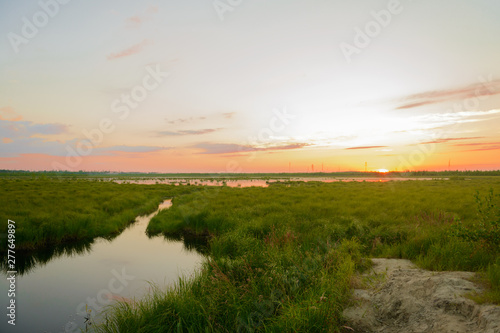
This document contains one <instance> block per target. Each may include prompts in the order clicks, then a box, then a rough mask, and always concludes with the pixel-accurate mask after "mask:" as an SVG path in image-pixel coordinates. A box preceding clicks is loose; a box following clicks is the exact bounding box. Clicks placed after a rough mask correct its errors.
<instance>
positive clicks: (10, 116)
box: [0, 106, 23, 121]
mask: <svg viewBox="0 0 500 333" xmlns="http://www.w3.org/2000/svg"><path fill="white" fill-rule="evenodd" d="M22 119H23V117H22V116H20V115H18V114H16V113H15V112H14V108H13V107H11V106H4V107H1V108H0V120H9V121H20V120H22Z"/></svg>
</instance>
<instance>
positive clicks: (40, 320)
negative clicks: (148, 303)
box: [0, 200, 203, 333]
mask: <svg viewBox="0 0 500 333" xmlns="http://www.w3.org/2000/svg"><path fill="white" fill-rule="evenodd" d="M170 205H171V203H170V200H168V201H165V202H164V203H163V204H162V205H160V209H162V208H168V207H169V206H170ZM156 213H157V212H155V213H153V214H150V215H148V216H142V217H138V218H137V219H136V222H135V223H134V224H132V225H131V226H130V227H129V228H127V229H126V230H125V231H123V232H122V233H121V234H120V235H119V236H118V237H116V238H114V239H113V240H105V239H102V238H99V239H97V240H95V241H94V242H92V243H79V244H73V245H72V246H71V247H66V248H57V249H52V250H50V251H44V252H38V253H34V254H33V255H32V256H30V257H28V258H22V259H23V260H21V258H19V260H18V258H16V264H18V263H19V264H18V267H17V269H18V272H19V274H18V275H17V280H16V298H15V300H16V325H15V327H14V326H12V325H9V324H8V323H7V320H8V317H7V316H6V314H7V309H6V307H7V306H8V297H7V290H8V281H7V279H6V274H5V273H4V274H2V279H1V281H0V295H1V297H0V300H1V301H0V306H1V308H2V309H3V310H2V311H1V316H0V318H1V320H0V332H54V333H55V332H80V331H79V329H78V328H85V324H84V323H85V318H84V316H85V315H86V312H85V305H86V304H87V306H88V309H92V312H91V316H92V317H93V318H94V317H95V315H96V313H98V312H99V310H102V308H104V306H105V305H107V304H110V303H112V302H113V301H114V300H129V299H133V298H141V296H144V295H145V294H146V293H147V292H148V291H149V286H150V284H149V282H151V283H154V284H156V285H158V286H165V285H169V284H172V283H174V282H176V281H177V280H178V277H179V276H181V275H190V274H192V273H193V272H194V271H195V270H196V269H197V268H198V267H199V265H200V263H201V261H202V259H203V257H202V256H201V255H200V254H199V253H197V252H196V251H194V250H187V248H186V246H184V244H183V243H182V242H179V241H177V242H172V241H167V240H165V239H164V238H163V237H155V238H148V236H146V227H147V225H148V223H149V221H150V220H151V218H152V217H153V216H154V215H155V214H156Z"/></svg>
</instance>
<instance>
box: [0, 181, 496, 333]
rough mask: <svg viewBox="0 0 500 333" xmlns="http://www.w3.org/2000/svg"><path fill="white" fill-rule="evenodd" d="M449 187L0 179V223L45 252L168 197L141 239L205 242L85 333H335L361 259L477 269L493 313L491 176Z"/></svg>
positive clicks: (118, 223) (109, 227)
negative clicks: (184, 273) (195, 254)
mask: <svg viewBox="0 0 500 333" xmlns="http://www.w3.org/2000/svg"><path fill="white" fill-rule="evenodd" d="M449 177H450V180H425V181H420V180H411V181H394V182H386V183H378V182H375V183H373V182H337V183H321V182H314V181H312V182H289V181H286V182H282V183H277V184H272V185H271V186H269V187H268V188H256V187H253V188H230V187H227V186H223V187H210V186H172V185H134V184H116V183H113V182H110V181H102V180H101V181H95V180H90V179H88V178H83V179H82V178H78V177H77V178H73V176H71V177H57V178H51V177H47V176H46V175H42V176H40V175H39V174H37V175H35V176H33V175H31V176H22V177H0V185H1V188H2V190H3V191H1V192H0V193H1V194H0V195H1V200H2V202H3V203H4V204H3V205H2V206H1V208H0V211H1V212H2V216H4V217H5V219H4V220H2V221H1V223H0V227H1V228H2V230H6V228H7V227H6V224H7V221H6V219H7V218H8V219H11V220H14V221H16V225H17V229H16V248H17V249H24V250H32V249H41V248H47V247H48V248H54V246H56V245H58V244H59V245H61V244H78V242H79V241H80V240H92V239H94V238H95V237H98V236H101V237H113V235H117V234H118V233H119V232H121V231H122V230H123V229H124V228H125V227H126V226H127V225H128V224H129V223H130V222H132V221H133V220H134V218H135V217H136V216H138V215H142V214H145V213H149V212H152V211H154V210H155V209H156V208H157V205H158V203H159V202H161V201H162V200H164V199H166V198H174V199H173V206H172V207H171V208H170V209H169V210H163V211H161V212H160V214H158V215H157V216H156V217H154V218H153V219H152V221H151V222H150V224H149V226H148V230H147V232H148V234H150V235H151V236H153V235H159V234H163V235H164V236H165V237H167V238H169V239H180V240H184V241H185V244H186V245H188V246H189V244H197V245H193V246H194V247H195V248H198V249H200V250H202V249H201V248H200V247H199V246H200V245H199V244H202V243H204V241H203V240H208V246H207V248H205V249H203V251H204V253H206V254H208V256H207V259H206V260H205V262H204V264H203V267H202V269H200V270H199V271H198V272H197V274H196V276H195V277H193V278H184V279H180V280H179V283H178V284H176V285H175V286H172V287H171V289H169V290H156V291H155V292H154V293H152V294H151V295H150V296H149V297H147V298H145V299H143V300H141V301H138V302H135V303H118V304H117V305H116V306H114V307H112V308H110V309H109V312H108V313H107V320H106V322H104V323H103V324H101V325H93V329H94V330H95V331H96V332H122V333H123V332H143V333H145V332H171V331H177V332H234V331H237V332H260V331H262V332H263V331H266V332H282V331H285V332H291V331H311V332H322V331H331V332H336V331H342V327H343V325H345V323H344V321H343V318H342V310H343V308H344V307H345V306H346V305H347V304H348V303H349V299H350V291H351V289H352V283H353V281H355V279H353V276H354V275H355V274H356V272H359V271H362V270H364V269H366V268H367V267H368V266H369V260H366V258H369V257H394V258H407V259H411V260H412V261H414V262H416V263H417V264H419V265H420V266H421V267H424V268H428V269H433V270H468V271H477V272H480V273H481V274H482V276H483V279H484V281H483V282H484V283H485V284H486V285H488V286H489V292H488V293H487V294H485V295H482V296H479V297H477V298H476V299H478V300H479V301H482V302H496V303H500V249H499V244H500V231H499V230H500V208H499V206H500V196H499V193H500V177H486V176H483V175H480V176H475V177H465V176H453V175H449ZM193 240H194V241H193ZM199 240H202V241H199ZM2 248H6V246H3V247H2ZM85 249H86V247H85V246H84V245H83V246H76V247H75V249H74V251H76V252H78V251H85ZM52 252H53V251H52ZM56 252H57V251H56ZM57 253H58V252H57ZM42 259H43V258H42Z"/></svg>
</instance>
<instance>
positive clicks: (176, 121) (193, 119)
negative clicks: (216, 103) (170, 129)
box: [165, 112, 236, 125]
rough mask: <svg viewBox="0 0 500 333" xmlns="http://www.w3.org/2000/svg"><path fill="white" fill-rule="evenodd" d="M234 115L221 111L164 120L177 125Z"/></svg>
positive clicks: (233, 114)
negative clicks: (200, 115) (206, 114)
mask: <svg viewBox="0 0 500 333" xmlns="http://www.w3.org/2000/svg"><path fill="white" fill-rule="evenodd" d="M235 115H236V112H222V113H217V114H212V115H208V116H202V117H186V118H176V119H168V118H165V121H166V122H167V123H168V124H170V125H177V124H188V123H195V122H199V121H201V120H220V118H221V117H222V118H224V119H232V118H233V117H234V116H235Z"/></svg>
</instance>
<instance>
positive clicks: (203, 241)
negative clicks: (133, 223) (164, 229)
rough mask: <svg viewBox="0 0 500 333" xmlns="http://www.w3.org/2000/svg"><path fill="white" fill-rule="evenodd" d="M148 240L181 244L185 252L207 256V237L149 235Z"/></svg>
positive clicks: (208, 239)
mask: <svg viewBox="0 0 500 333" xmlns="http://www.w3.org/2000/svg"><path fill="white" fill-rule="evenodd" d="M148 237H149V238H156V237H163V238H164V239H165V240H167V241H169V242H182V244H183V245H184V248H185V249H186V250H187V251H196V252H197V253H199V254H202V255H207V254H208V245H209V241H210V236H209V235H199V234H191V233H168V234H166V233H163V234H160V233H156V234H153V233H149V232H148Z"/></svg>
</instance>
